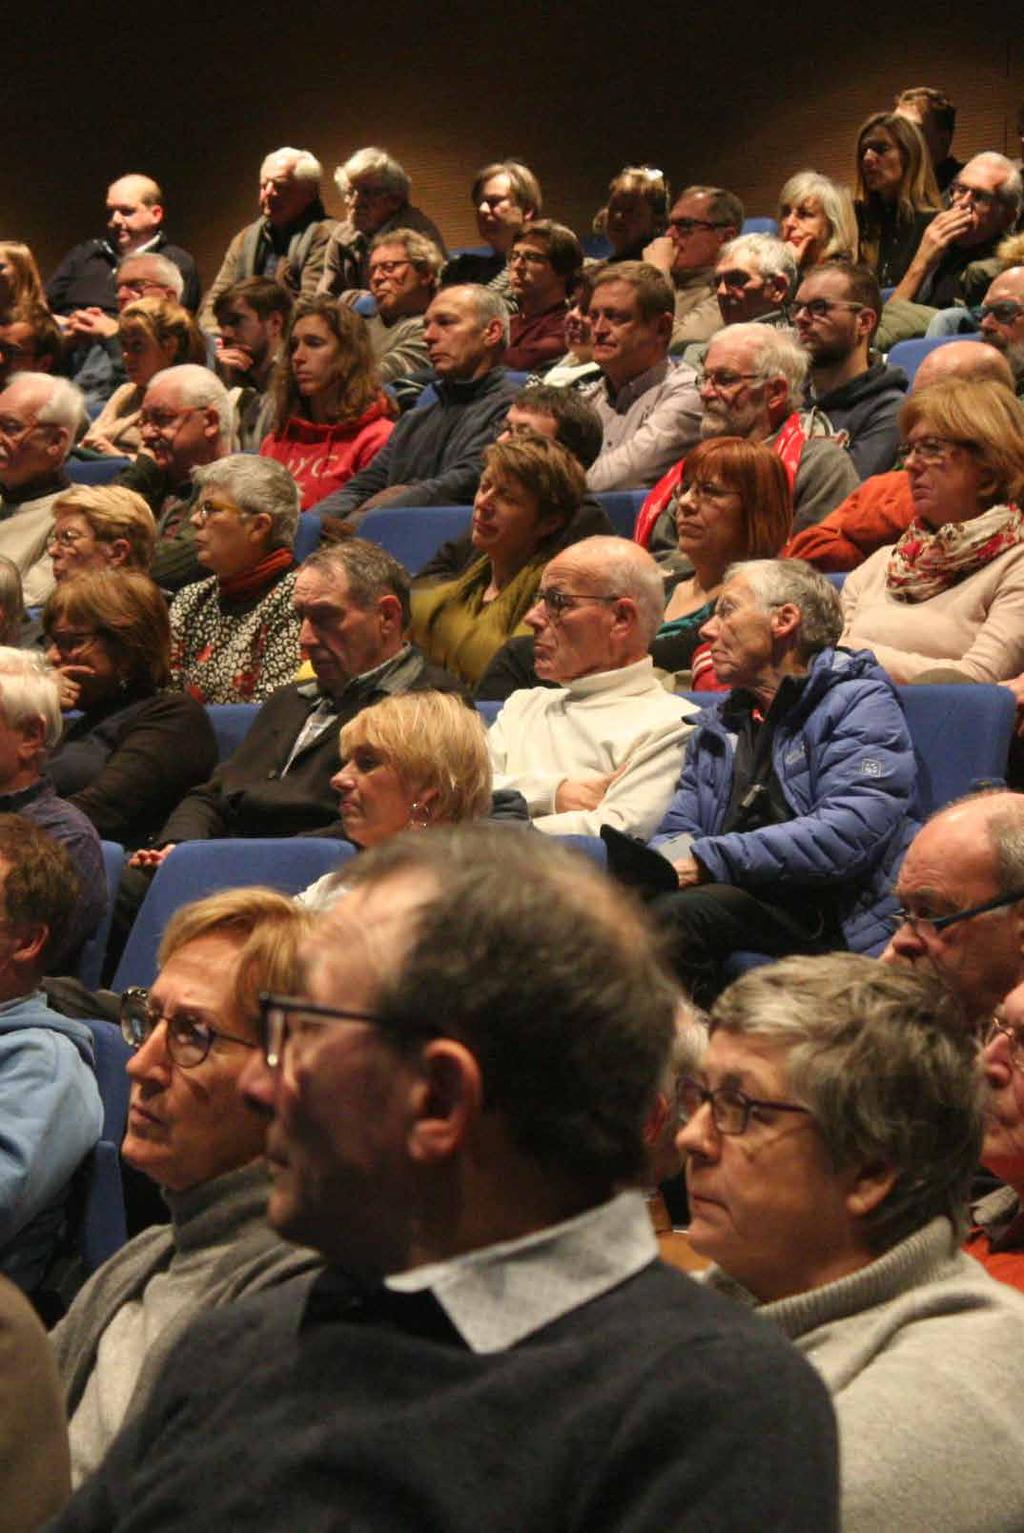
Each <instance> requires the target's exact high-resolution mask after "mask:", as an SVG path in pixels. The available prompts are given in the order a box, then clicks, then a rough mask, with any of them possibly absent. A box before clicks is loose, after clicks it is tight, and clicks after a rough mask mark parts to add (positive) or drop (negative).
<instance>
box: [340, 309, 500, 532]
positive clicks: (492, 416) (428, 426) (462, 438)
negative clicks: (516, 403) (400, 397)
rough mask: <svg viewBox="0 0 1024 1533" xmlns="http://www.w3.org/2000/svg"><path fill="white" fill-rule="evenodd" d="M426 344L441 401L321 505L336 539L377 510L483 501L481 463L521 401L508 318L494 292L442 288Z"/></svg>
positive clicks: (409, 415)
mask: <svg viewBox="0 0 1024 1533" xmlns="http://www.w3.org/2000/svg"><path fill="white" fill-rule="evenodd" d="M424 336H425V338H426V342H427V353H428V355H429V357H430V364H431V366H432V367H433V369H434V372H435V373H436V375H437V383H436V384H435V385H434V387H435V389H436V392H437V398H436V399H435V400H432V401H431V403H430V404H427V405H423V406H421V407H420V408H419V409H417V410H409V411H407V412H406V414H405V415H403V416H402V418H401V420H399V421H398V423H397V425H396V426H395V429H394V431H393V432H392V434H391V437H390V438H389V440H388V441H387V442H386V443H385V445H384V447H383V448H382V449H381V451H380V452H379V453H378V454H377V456H376V457H375V458H374V460H373V462H372V463H371V464H370V466H369V467H368V468H364V469H363V470H362V471H361V472H360V473H358V474H356V475H355V476H354V477H353V478H352V479H350V480H349V481H348V483H347V484H346V486H345V488H344V489H343V490H339V491H337V492H336V493H335V494H333V495H328V496H327V497H326V499H325V500H323V501H322V502H321V503H320V505H318V507H317V510H318V511H319V512H320V513H321V514H322V515H323V516H324V518H325V521H324V531H325V533H326V534H327V535H328V536H333V535H334V529H333V528H332V526H331V522H332V521H333V520H334V519H336V518H338V519H342V520H346V521H348V523H349V525H350V527H352V526H355V525H357V524H358V520H359V518H360V517H361V515H362V513H363V512H364V511H369V510H371V509H372V508H373V507H374V506H447V505H469V503H470V502H471V501H472V499H473V496H474V495H475V494H476V487H477V485H478V483H479V482H480V468H481V455H482V453H483V450H484V448H485V447H486V446H487V445H488V443H489V442H492V441H493V440H494V438H495V436H496V435H497V433H498V429H499V422H500V421H501V420H503V419H504V416H505V411H506V410H507V409H508V406H509V404H510V403H511V401H512V399H513V398H514V397H515V394H516V385H515V384H514V383H513V382H512V381H511V379H510V378H508V376H507V375H506V373H505V369H504V368H503V367H502V366H501V358H502V354H503V352H504V350H505V346H506V343H507V340H508V310H507V309H506V307H505V304H504V302H503V301H502V299H501V297H500V295H499V294H497V293H493V292H490V291H489V290H488V289H487V288H484V287H478V286H472V285H470V286H466V287H446V288H442V289H441V291H440V292H439V293H438V294H437V297H436V298H434V300H433V302H432V303H431V305H430V308H429V309H428V310H427V315H426V327H425V329H424Z"/></svg>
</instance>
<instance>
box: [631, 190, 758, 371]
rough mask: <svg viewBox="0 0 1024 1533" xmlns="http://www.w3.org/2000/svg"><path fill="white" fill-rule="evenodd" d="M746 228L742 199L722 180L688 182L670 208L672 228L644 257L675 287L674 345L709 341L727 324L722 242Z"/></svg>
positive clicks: (677, 348)
mask: <svg viewBox="0 0 1024 1533" xmlns="http://www.w3.org/2000/svg"><path fill="white" fill-rule="evenodd" d="M742 228H743V204H742V202H741V201H740V199H739V198H738V197H736V196H734V195H733V193H732V192H727V191H725V190H723V188H722V187H720V186H688V187H687V188H686V189H685V191H682V192H680V194H679V196H678V197H677V198H676V201H675V204H674V206H673V208H672V211H671V213H670V214H669V220H668V233H667V234H662V235H659V236H658V238H657V239H655V240H652V241H651V243H650V244H649V245H648V246H647V248H646V250H645V251H644V260H645V261H649V262H650V263H651V264H652V265H653V266H656V267H657V268H658V270H659V271H661V272H664V273H665V275H666V276H667V277H668V278H669V280H670V281H671V283H672V286H673V288H674V289H675V322H674V324H673V328H672V350H673V352H681V351H682V350H684V348H685V347H687V346H689V345H690V344H692V343H693V342H694V341H706V340H707V339H708V338H709V337H710V336H712V335H714V333H715V331H716V330H720V329H721V328H722V316H721V314H720V312H719V308H718V298H717V296H716V291H715V263H716V262H717V260H718V255H719V252H720V250H721V249H722V246H723V245H725V244H727V243H728V242H729V241H730V240H734V239H736V237H737V236H738V235H739V233H740V231H741V229H742Z"/></svg>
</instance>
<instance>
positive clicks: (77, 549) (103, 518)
mask: <svg viewBox="0 0 1024 1533" xmlns="http://www.w3.org/2000/svg"><path fill="white" fill-rule="evenodd" d="M155 546H156V521H155V519H154V517H153V513H152V511H151V510H150V509H149V507H148V506H147V504H146V502H145V501H144V500H143V498H142V496H141V495H138V494H136V492H135V491H134V490H129V489H127V488H126V487H125V486H124V485H121V484H104V485H98V484H96V485H94V484H78V485H75V486H73V488H72V489H70V490H66V491H65V492H64V494H63V495H58V496H57V499H56V500H55V501H54V503H53V531H52V532H51V534H50V538H49V541H48V543H47V545H46V548H47V552H48V553H49V555H50V559H51V561H52V563H53V578H54V580H55V581H56V582H57V584H58V585H59V584H60V583H61V581H62V580H68V579H70V578H71V576H72V575H81V574H83V573H84V572H85V571H86V570H104V569H125V570H140V571H142V572H143V573H145V572H146V571H147V570H148V569H149V566H150V564H151V563H152V561H153V549H154V548H155Z"/></svg>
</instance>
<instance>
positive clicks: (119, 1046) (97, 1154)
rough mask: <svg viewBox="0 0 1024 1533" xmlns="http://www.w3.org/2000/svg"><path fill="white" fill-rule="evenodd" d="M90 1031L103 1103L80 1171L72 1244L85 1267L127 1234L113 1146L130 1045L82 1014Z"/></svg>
mask: <svg viewBox="0 0 1024 1533" xmlns="http://www.w3.org/2000/svg"><path fill="white" fill-rule="evenodd" d="M85 1025H86V1027H87V1028H88V1029H89V1031H90V1032H91V1033H92V1036H93V1047H94V1049H95V1059H96V1084H97V1085H98V1086H99V1091H100V1100H101V1101H102V1103H103V1128H102V1130H101V1131H100V1139H99V1143H98V1144H97V1145H95V1147H94V1148H93V1152H92V1155H91V1157H90V1160H89V1164H88V1167H87V1171H86V1180H85V1196H84V1200H83V1204H82V1210H81V1223H80V1225H79V1228H78V1232H77V1233H78V1246H79V1250H80V1251H81V1254H82V1259H83V1261H84V1262H85V1265H86V1269H87V1270H88V1271H89V1272H95V1271H96V1268H97V1267H100V1266H102V1264H103V1263H104V1262H105V1261H107V1260H108V1259H109V1258H110V1257H111V1256H113V1255H114V1253H115V1251H119V1250H120V1249H121V1247H122V1246H123V1245H124V1243H125V1241H126V1240H127V1238H128V1229H127V1222H126V1219H125V1209H124V1186H123V1183H122V1181H121V1162H120V1158H119V1151H120V1147H121V1140H122V1139H123V1138H124V1131H125V1124H126V1123H127V1120H128V1093H129V1089H130V1085H131V1083H130V1081H129V1079H128V1076H127V1074H126V1072H125V1066H126V1064H127V1063H128V1060H129V1058H130V1056H131V1049H130V1048H129V1047H128V1045H127V1044H126V1043H125V1041H124V1039H123V1038H122V1037H121V1032H120V1029H119V1028H118V1027H117V1026H115V1024H114V1023H112V1022H104V1021H96V1022H92V1021H89V1020H86V1024H85Z"/></svg>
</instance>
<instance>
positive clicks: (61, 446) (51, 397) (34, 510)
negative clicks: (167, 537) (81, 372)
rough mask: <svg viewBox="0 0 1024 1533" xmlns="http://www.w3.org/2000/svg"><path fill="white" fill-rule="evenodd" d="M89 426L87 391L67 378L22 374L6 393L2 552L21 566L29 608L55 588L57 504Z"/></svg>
mask: <svg viewBox="0 0 1024 1533" xmlns="http://www.w3.org/2000/svg"><path fill="white" fill-rule="evenodd" d="M85 424H86V415H85V406H84V403H83V400H82V394H81V391H80V390H79V389H77V388H76V387H75V385H74V384H73V383H69V381H68V380H67V379H66V378H54V377H52V376H51V375H50V374H48V373H16V374H15V376H14V377H13V378H12V379H11V381H10V383H8V385H7V387H6V388H5V389H4V390H3V392H2V393H0V554H4V555H6V557H7V558H8V559H10V560H12V562H13V563H14V564H16V565H17V566H18V572H19V574H20V575H21V579H22V584H23V586H24V594H25V604H26V606H29V607H35V606H38V605H39V603H40V602H43V601H45V600H46V598H47V596H49V594H50V592H51V591H52V590H53V570H52V568H51V565H50V556H49V554H48V553H47V552H46V545H47V542H48V539H49V536H50V531H51V529H52V526H53V506H54V502H55V501H56V499H57V497H58V496H59V495H60V494H61V493H62V492H63V491H64V490H66V489H67V488H68V478H67V474H66V473H65V469H64V465H65V464H66V462H67V458H68V454H69V453H70V451H71V449H72V447H73V446H74V445H75V441H76V440H77V438H78V437H79V435H80V434H81V432H82V431H83V430H84V429H85Z"/></svg>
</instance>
